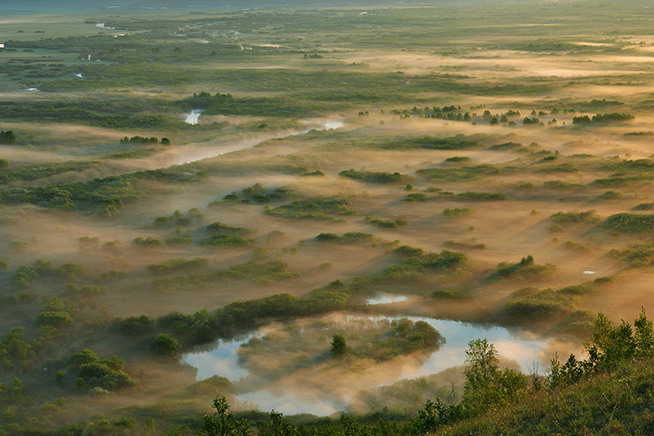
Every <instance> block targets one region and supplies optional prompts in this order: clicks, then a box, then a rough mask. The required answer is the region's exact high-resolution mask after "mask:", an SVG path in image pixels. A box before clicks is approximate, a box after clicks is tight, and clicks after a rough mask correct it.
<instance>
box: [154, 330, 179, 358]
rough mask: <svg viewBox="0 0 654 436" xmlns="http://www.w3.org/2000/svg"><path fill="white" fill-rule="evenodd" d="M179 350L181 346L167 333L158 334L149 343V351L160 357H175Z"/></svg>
mask: <svg viewBox="0 0 654 436" xmlns="http://www.w3.org/2000/svg"><path fill="white" fill-rule="evenodd" d="M181 348H182V346H181V345H180V343H179V342H177V339H175V338H173V337H172V336H170V335H169V334H167V333H159V334H158V335H157V336H156V337H155V338H154V339H153V340H152V342H150V350H152V352H154V353H156V354H160V355H162V356H176V355H177V354H178V353H179V351H180V350H181Z"/></svg>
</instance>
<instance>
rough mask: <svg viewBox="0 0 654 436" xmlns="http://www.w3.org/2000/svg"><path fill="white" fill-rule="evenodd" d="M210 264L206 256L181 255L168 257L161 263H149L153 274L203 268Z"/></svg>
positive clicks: (149, 268)
mask: <svg viewBox="0 0 654 436" xmlns="http://www.w3.org/2000/svg"><path fill="white" fill-rule="evenodd" d="M208 265H209V260H208V259H206V258H204V257H194V258H192V259H186V258H184V257H179V258H175V259H168V260H165V261H163V262H159V263H152V264H150V265H148V270H149V271H150V272H151V273H152V274H157V275H163V274H170V273H172V272H177V271H192V270H197V269H202V268H206V267H207V266H208Z"/></svg>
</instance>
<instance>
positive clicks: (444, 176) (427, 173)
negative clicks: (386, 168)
mask: <svg viewBox="0 0 654 436" xmlns="http://www.w3.org/2000/svg"><path fill="white" fill-rule="evenodd" d="M416 174H418V175H419V176H421V177H424V178H426V179H429V180H430V181H432V182H435V183H445V182H463V181H468V180H476V179H479V178H482V177H487V176H495V175H499V174H500V170H499V169H498V168H497V167H495V166H493V165H486V164H485V165H476V166H468V167H462V168H425V169H422V170H418V171H417V172H416Z"/></svg>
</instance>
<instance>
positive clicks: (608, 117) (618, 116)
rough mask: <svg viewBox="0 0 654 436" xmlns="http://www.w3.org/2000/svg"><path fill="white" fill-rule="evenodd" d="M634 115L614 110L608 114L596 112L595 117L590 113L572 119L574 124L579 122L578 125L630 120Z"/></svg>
mask: <svg viewBox="0 0 654 436" xmlns="http://www.w3.org/2000/svg"><path fill="white" fill-rule="evenodd" d="M633 119H634V116H633V115H631V114H626V113H618V112H613V113H608V114H596V115H593V117H592V118H591V117H589V116H588V115H582V116H578V117H574V118H573V119H572V123H573V124H578V125H583V124H591V123H597V124H600V123H604V124H608V123H615V122H620V121H629V120H633Z"/></svg>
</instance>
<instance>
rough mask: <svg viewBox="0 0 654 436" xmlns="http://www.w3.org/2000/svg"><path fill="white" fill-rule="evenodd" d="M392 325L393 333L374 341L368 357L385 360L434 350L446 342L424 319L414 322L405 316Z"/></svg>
mask: <svg viewBox="0 0 654 436" xmlns="http://www.w3.org/2000/svg"><path fill="white" fill-rule="evenodd" d="M391 326H392V327H393V330H392V331H391V334H390V335H389V336H388V337H384V338H378V339H376V340H375V341H373V343H372V344H371V348H372V351H370V352H368V353H366V357H371V358H373V359H375V360H377V361H385V360H389V359H391V358H393V357H395V356H401V355H406V354H409V353H413V352H416V351H433V350H436V349H438V347H440V346H441V345H442V344H443V343H445V338H443V337H442V336H441V334H440V333H439V332H438V331H436V330H435V329H434V328H433V327H432V326H430V325H429V324H427V323H426V322H424V321H416V322H413V321H411V320H408V319H406V318H404V319H401V320H399V321H393V322H392V323H391Z"/></svg>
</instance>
